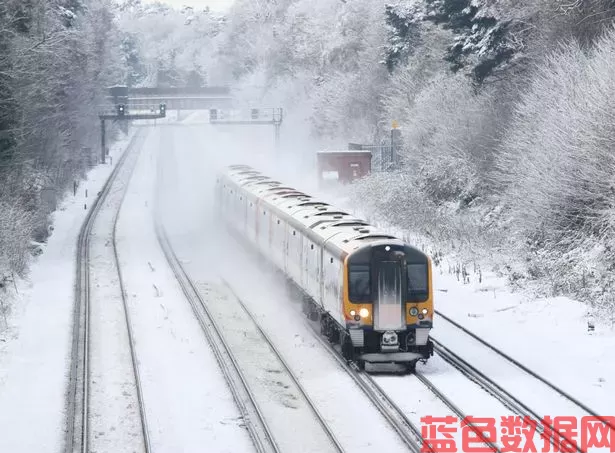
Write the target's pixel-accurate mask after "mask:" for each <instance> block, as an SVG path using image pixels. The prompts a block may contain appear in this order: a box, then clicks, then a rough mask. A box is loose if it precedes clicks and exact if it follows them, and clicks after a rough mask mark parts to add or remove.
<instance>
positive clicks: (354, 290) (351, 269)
mask: <svg viewBox="0 0 615 453" xmlns="http://www.w3.org/2000/svg"><path fill="white" fill-rule="evenodd" d="M348 280H349V288H348V293H349V296H350V301H351V302H357V303H360V302H370V301H371V295H372V291H371V278H370V275H369V264H351V265H350V266H348Z"/></svg>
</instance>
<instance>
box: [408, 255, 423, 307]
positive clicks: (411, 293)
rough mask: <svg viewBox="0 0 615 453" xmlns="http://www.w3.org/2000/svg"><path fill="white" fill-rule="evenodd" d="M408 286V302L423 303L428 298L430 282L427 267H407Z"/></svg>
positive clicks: (420, 265)
mask: <svg viewBox="0 0 615 453" xmlns="http://www.w3.org/2000/svg"><path fill="white" fill-rule="evenodd" d="M407 275H408V277H407V284H408V293H407V296H406V300H407V301H408V302H423V301H425V300H427V297H428V290H429V288H428V282H427V265H426V264H424V263H421V264H408V265H407Z"/></svg>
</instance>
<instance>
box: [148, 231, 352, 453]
mask: <svg viewBox="0 0 615 453" xmlns="http://www.w3.org/2000/svg"><path fill="white" fill-rule="evenodd" d="M156 233H157V236H158V240H159V241H160V244H161V247H162V249H163V252H164V254H165V256H166V258H167V260H168V262H169V265H170V266H171V269H172V270H173V273H174V274H175V276H176V278H177V280H178V282H179V284H180V286H181V288H182V291H183V292H184V294H185V296H186V298H187V299H188V301H189V303H190V305H191V307H192V309H193V311H194V314H195V316H196V318H197V320H198V322H199V324H200V325H201V327H202V330H203V332H204V334H205V336H206V338H207V340H208V342H209V343H210V345H211V348H212V351H213V353H214V355H215V357H216V360H217V361H218V364H219V366H220V369H221V370H222V373H223V375H224V378H225V379H226V381H227V383H228V385H229V388H230V390H231V393H232V395H233V398H234V400H235V403H236V405H237V407H238V408H239V411H240V413H241V416H242V418H243V420H244V423H245V426H246V428H247V430H248V432H249V434H250V436H251V438H252V441H253V443H254V446H255V448H256V450H257V451H258V452H263V453H265V452H282V451H285V449H284V447H283V446H282V445H281V444H280V442H278V441H277V440H276V437H279V436H280V432H279V431H276V434H274V430H273V429H271V427H270V422H269V421H268V420H267V419H266V417H265V415H264V411H263V410H262V408H261V404H259V398H258V395H256V394H255V393H254V391H253V390H252V388H251V385H250V383H253V381H250V380H249V379H248V378H247V376H246V373H245V372H244V369H242V367H241V364H240V363H239V360H238V359H237V357H236V355H235V354H234V353H233V350H232V347H231V345H230V344H229V342H228V341H227V339H226V338H225V335H224V327H223V326H221V325H220V324H219V323H218V322H216V319H215V318H216V317H215V314H214V313H213V312H212V310H211V309H210V307H209V306H208V304H207V303H206V301H205V300H204V298H203V297H202V295H201V291H199V289H198V287H197V285H196V284H195V283H194V282H193V281H192V280H191V278H190V277H189V275H188V274H187V272H186V271H185V269H184V268H183V266H182V265H181V263H180V261H179V259H178V257H177V255H176V254H175V252H174V250H173V248H172V246H171V244H170V241H169V239H168V237H167V235H166V232H165V231H164V228H163V226H162V225H161V223H160V222H159V221H157V222H156ZM227 288H228V289H229V290H230V292H231V294H233V296H234V297H235V299H236V301H237V302H238V303H239V305H240V306H241V309H242V310H243V311H244V313H245V314H246V315H247V316H248V317H249V319H250V320H251V322H252V323H253V325H254V327H255V328H256V330H257V331H258V332H259V334H260V336H261V338H260V340H262V341H263V342H264V343H265V344H266V345H267V347H268V348H270V350H271V351H272V352H273V354H275V356H276V357H277V359H278V361H279V365H280V368H281V369H283V372H284V374H285V375H286V376H288V377H289V378H290V380H291V381H292V383H293V384H294V386H295V389H296V391H295V392H294V393H295V394H299V395H300V397H301V400H302V402H303V403H304V404H305V405H306V406H307V407H308V408H309V410H310V411H311V412H312V414H313V417H314V418H315V420H316V422H317V423H318V425H319V426H320V428H321V430H322V434H323V435H324V436H326V438H327V439H328V443H329V447H330V450H331V451H336V452H343V451H344V450H343V448H342V446H341V445H340V443H339V442H338V441H337V439H336V438H335V436H334V434H333V432H332V431H331V430H330V429H329V427H328V426H327V423H326V421H325V420H324V419H323V417H322V416H321V415H320V413H319V412H318V410H317V409H316V407H315V405H314V403H313V402H312V400H311V399H310V398H309V396H308V395H307V394H306V392H305V391H304V390H303V387H302V386H301V385H300V383H299V381H298V379H297V377H296V376H295V375H294V373H293V372H292V371H291V370H290V368H289V367H288V365H287V364H286V362H285V361H284V359H283V358H282V356H281V355H280V354H279V352H278V350H277V349H276V348H275V346H274V345H273V343H272V342H271V340H270V339H269V337H268V336H267V335H266V334H265V332H264V331H263V330H262V329H261V328H260V326H259V325H258V323H257V322H256V319H255V318H254V316H253V315H252V314H251V313H250V312H249V310H248V309H247V307H246V306H245V304H243V302H242V301H241V300H240V299H239V298H238V297H236V295H235V293H234V292H233V291H232V288H230V287H228V285H227ZM249 340H250V341H252V342H254V341H255V340H254V338H251V339H249ZM277 379H281V378H280V377H278V378H277ZM281 422H283V423H284V424H286V425H287V424H288V421H287V420H282V421H281ZM310 435H311V438H317V437H318V436H319V433H317V432H311V433H310ZM295 438H296V436H295ZM311 441H312V439H310V442H311ZM295 442H296V443H301V439H297V438H296V440H295ZM293 447H294V446H292V445H290V446H288V447H287V450H288V451H300V448H299V449H298V448H293ZM318 451H323V450H320V449H319V450H318Z"/></svg>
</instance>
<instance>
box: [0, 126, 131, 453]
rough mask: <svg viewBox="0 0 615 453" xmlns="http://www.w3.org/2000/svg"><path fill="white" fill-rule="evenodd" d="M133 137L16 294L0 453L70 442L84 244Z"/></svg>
mask: <svg viewBox="0 0 615 453" xmlns="http://www.w3.org/2000/svg"><path fill="white" fill-rule="evenodd" d="M131 136H132V134H130V135H129V136H128V137H124V138H123V139H121V140H120V141H118V142H116V143H115V144H114V145H113V146H111V149H110V156H111V157H112V162H111V163H107V164H106V165H99V166H98V167H96V168H94V169H92V170H91V171H90V172H89V173H88V175H87V179H86V180H85V181H84V182H82V183H81V184H80V186H79V188H78V190H77V194H76V195H75V196H73V195H72V194H70V195H68V196H67V197H66V198H65V199H64V200H63V202H62V203H61V204H60V207H59V209H58V210H57V211H56V212H55V213H54V214H53V225H54V231H53V234H52V235H51V236H50V238H49V240H48V242H47V244H45V245H44V252H43V254H42V255H41V256H40V257H38V259H37V260H36V262H34V263H33V264H32V267H31V271H30V275H29V278H28V279H27V281H23V282H19V284H18V286H17V290H18V294H17V298H16V300H15V302H14V309H13V311H12V313H11V314H10V316H9V317H8V319H7V322H8V328H7V329H6V330H5V331H3V332H0V408H2V410H0V451H6V452H9V451H10V452H13V453H17V452H31V451H58V450H59V448H60V446H61V445H62V443H63V442H64V422H65V412H64V411H65V403H66V401H65V392H66V388H67V380H68V367H69V363H70V354H71V348H70V345H71V333H72V321H73V303H74V294H73V292H74V279H75V252H76V245H77V236H78V234H79V231H80V229H81V225H82V223H83V220H84V219H85V216H86V214H87V210H88V209H89V208H90V205H91V204H92V203H93V201H94V200H95V198H96V194H97V193H98V191H99V190H100V189H101V187H102V186H103V184H104V183H105V181H106V179H107V177H108V176H109V174H110V173H111V171H112V169H113V168H114V166H115V164H116V163H117V162H118V160H119V157H120V155H121V154H122V152H123V151H124V150H125V148H126V147H127V145H128V143H129V141H130V138H131Z"/></svg>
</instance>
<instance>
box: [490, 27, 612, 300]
mask: <svg viewBox="0 0 615 453" xmlns="http://www.w3.org/2000/svg"><path fill="white" fill-rule="evenodd" d="M613 78H615V30H611V31H609V32H608V33H607V34H606V35H605V36H604V37H602V38H601V39H600V40H599V41H598V42H597V43H596V45H595V47H594V48H592V49H591V50H590V51H584V50H583V49H582V48H581V46H580V45H579V44H577V43H575V42H572V43H569V44H567V45H566V46H563V47H562V48H561V49H560V50H558V51H557V52H555V53H553V54H551V55H550V56H549V57H548V58H547V59H546V61H545V63H544V64H543V65H540V66H538V67H537V68H536V70H535V74H534V76H533V79H532V83H531V84H530V86H529V88H528V91H527V93H526V94H525V95H524V96H523V98H522V100H521V102H520V103H519V104H518V106H517V109H516V113H515V117H514V121H513V123H512V124H511V126H510V128H509V129H508V131H507V134H506V138H505V140H504V143H503V146H502V151H501V154H500V157H499V160H498V166H499V170H500V172H501V181H502V182H503V183H504V190H505V193H504V195H503V197H502V199H503V202H504V203H505V204H506V205H507V207H508V209H509V210H510V213H511V216H512V218H513V219H514V220H515V223H516V226H517V229H516V230H517V231H516V236H517V238H518V241H519V244H524V245H525V246H526V247H527V249H528V250H529V251H530V253H531V255H530V257H531V258H530V259H531V260H532V266H533V268H534V273H536V274H537V276H541V275H550V276H551V277H552V278H554V279H555V280H557V281H558V282H559V283H558V284H557V285H555V286H556V287H555V288H554V291H556V292H562V291H563V292H567V291H569V290H570V291H573V292H576V293H579V292H585V293H586V294H585V295H586V296H589V294H588V292H591V293H592V295H593V296H597V295H598V293H601V292H603V290H604V288H600V285H597V282H599V281H602V282H603V283H605V284H606V285H607V286H608V287H609V290H611V291H612V289H613V288H612V287H611V285H612V284H613V278H612V277H611V276H610V275H611V273H612V270H613V264H612V263H613V262H615V248H614V247H615V242H614V240H613V237H614V236H613V233H614V232H615V214H614V213H615V179H614V177H613V175H614V174H615V173H614V171H615V156H614V155H613V149H615V114H614V113H613V108H612V106H613V105H614V103H615V87H614V86H613V84H612V80H613ZM545 255H550V256H551V257H550V259H545ZM592 281H593V287H592ZM562 286H565V288H562Z"/></svg>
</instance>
